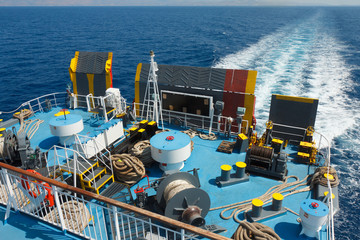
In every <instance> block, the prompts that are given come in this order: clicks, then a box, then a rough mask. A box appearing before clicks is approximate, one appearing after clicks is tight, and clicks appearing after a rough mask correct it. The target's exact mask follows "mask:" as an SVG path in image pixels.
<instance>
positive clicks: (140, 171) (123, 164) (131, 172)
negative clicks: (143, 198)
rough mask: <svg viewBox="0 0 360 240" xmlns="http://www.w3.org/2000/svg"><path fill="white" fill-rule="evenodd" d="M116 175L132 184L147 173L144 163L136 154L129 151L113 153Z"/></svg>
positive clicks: (117, 177) (112, 158) (120, 179)
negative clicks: (128, 152)
mask: <svg viewBox="0 0 360 240" xmlns="http://www.w3.org/2000/svg"><path fill="white" fill-rule="evenodd" d="M111 160H112V164H113V167H114V175H115V177H116V179H117V180H119V181H121V182H124V183H126V184H129V185H132V184H135V183H137V182H138V181H139V180H140V179H141V178H142V177H144V175H145V167H144V164H143V163H142V162H141V161H140V160H139V159H138V158H137V157H135V156H132V155H130V154H127V153H123V154H113V155H111Z"/></svg>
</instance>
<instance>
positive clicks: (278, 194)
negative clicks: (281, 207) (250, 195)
mask: <svg viewBox="0 0 360 240" xmlns="http://www.w3.org/2000/svg"><path fill="white" fill-rule="evenodd" d="M272 197H273V199H275V200H279V201H281V200H283V199H284V196H283V195H282V194H281V193H274V194H273V195H272Z"/></svg>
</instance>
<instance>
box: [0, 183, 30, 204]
mask: <svg viewBox="0 0 360 240" xmlns="http://www.w3.org/2000/svg"><path fill="white" fill-rule="evenodd" d="M31 187H33V186H31ZM12 189H13V192H14V194H15V196H14V198H15V201H16V203H17V206H18V207H19V208H22V207H24V206H26V205H27V204H28V203H29V201H30V200H29V198H27V197H26V196H25V194H24V192H23V191H22V190H21V189H20V188H19V187H18V186H17V185H16V184H15V183H14V184H13V185H12ZM8 200H9V196H8V190H7V187H6V186H5V185H4V184H2V183H1V182H0V203H2V204H5V205H6V204H8Z"/></svg>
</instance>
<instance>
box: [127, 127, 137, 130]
mask: <svg viewBox="0 0 360 240" xmlns="http://www.w3.org/2000/svg"><path fill="white" fill-rule="evenodd" d="M136 129H137V128H136V127H132V128H130V129H129V130H130V131H135V130H136Z"/></svg>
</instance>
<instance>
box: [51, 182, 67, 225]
mask: <svg viewBox="0 0 360 240" xmlns="http://www.w3.org/2000/svg"><path fill="white" fill-rule="evenodd" d="M52 192H53V195H54V198H55V203H56V210H57V212H58V214H59V219H60V224H61V230H62V231H63V232H66V227H65V220H64V215H63V213H62V211H61V205H60V201H59V194H58V191H57V187H56V186H54V185H53V186H52Z"/></svg>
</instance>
